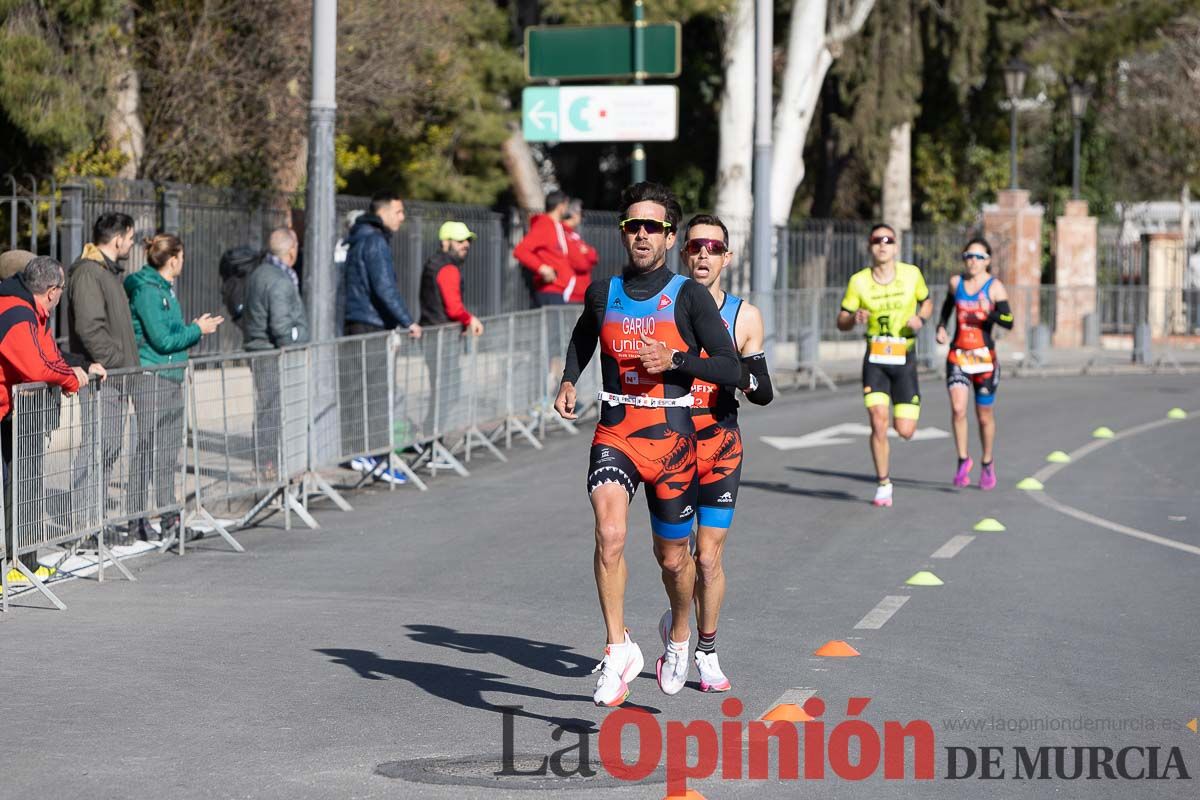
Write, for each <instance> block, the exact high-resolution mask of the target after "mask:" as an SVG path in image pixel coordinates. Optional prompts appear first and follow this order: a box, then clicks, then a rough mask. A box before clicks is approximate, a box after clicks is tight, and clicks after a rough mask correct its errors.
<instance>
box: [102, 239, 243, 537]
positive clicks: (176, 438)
mask: <svg viewBox="0 0 1200 800" xmlns="http://www.w3.org/2000/svg"><path fill="white" fill-rule="evenodd" d="M146 261H148V262H149V263H148V264H146V265H145V266H144V267H142V268H141V269H140V270H138V271H137V272H135V273H133V274H132V275H130V276H129V277H127V278H126V279H125V293H126V294H127V295H129V307H130V310H131V311H132V314H133V333H134V336H136V337H137V342H138V358H139V359H140V361H141V364H142V366H156V365H160V364H178V365H179V368H178V369H161V370H156V371H154V372H151V373H147V374H145V375H142V376H141V379H142V380H141V385H140V386H139V387H137V390H136V391H134V392H133V410H134V413H135V414H136V415H137V421H138V436H137V445H136V447H135V449H134V456H133V466H132V467H131V468H130V475H129V498H128V507H129V508H131V509H133V510H134V511H141V510H144V509H145V508H146V505H145V503H146V491H147V486H148V485H149V484H151V483H153V484H154V498H155V500H154V503H153V505H152V507H153V508H165V507H167V506H173V505H175V504H176V502H177V501H176V499H175V474H176V472H177V471H178V466H177V465H178V463H179V451H180V449H181V448H182V447H183V410H184V394H183V391H182V389H181V386H182V384H183V378H184V369H183V365H184V364H186V363H187V351H188V349H189V348H191V347H193V346H195V344H196V343H197V342H199V341H200V337H201V336H207V335H208V334H210V333H213V332H214V331H216V329H217V326H218V325H220V324H221V323H222V322H224V321H225V318H224V317H219V316H217V317H214V316H212V315H211V314H208V313H205V314H201V315H200V316H199V317H197V318H196V319H194V320H193V321H192V322H191V324H188V323H185V322H184V321H183V312H182V311H181V310H180V308H179V300H178V299H176V297H175V289H174V285H175V279H176V278H178V277H179V274H180V273H181V272H183V242H181V241H180V240H179V238H178V237H177V236H173V235H172V234H169V233H160V234H158V235H157V236H155V237H154V238H153V239H147V240H146ZM135 532H136V534H137V537H138V538H139V539H142V540H146V539H149V538H150V527H149V524H148V522H147V520H146V519H144V518H143V519H141V520H139V522H138V525H137V528H136V531H135ZM178 532H179V512H177V511H174V512H171V513H169V514H165V515H164V516H163V518H162V524H161V533H162V537H163V538H164V539H167V538H170V537H172V536H175V535H176V534H178Z"/></svg>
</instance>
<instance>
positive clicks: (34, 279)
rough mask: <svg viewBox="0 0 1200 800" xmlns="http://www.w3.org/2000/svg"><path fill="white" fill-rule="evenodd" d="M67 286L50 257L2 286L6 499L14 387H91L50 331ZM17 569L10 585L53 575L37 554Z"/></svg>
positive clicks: (96, 368) (0, 446) (1, 446)
mask: <svg viewBox="0 0 1200 800" xmlns="http://www.w3.org/2000/svg"><path fill="white" fill-rule="evenodd" d="M65 284H66V275H65V273H64V272H63V267H62V264H60V263H58V261H56V260H55V259H53V258H50V257H49V256H38V257H36V258H33V259H31V260H30V261H29V263H28V264H26V265H25V268H24V269H23V270H22V271H21V272H19V273H18V274H16V275H13V276H12V277H11V278H8V279H7V280H5V281H4V282H3V283H0V452H2V454H3V459H4V489H5V496H6V497H5V499H6V500H10V499H11V497H12V494H11V492H12V459H13V415H12V410H13V403H12V390H13V387H14V386H16V385H18V384H21V383H34V382H38V381H41V382H44V383H48V384H50V385H51V386H59V387H61V388H62V390H63V392H64V393H66V394H74V393H75V392H78V391H79V390H80V389H81V388H82V387H84V386H87V383H88V373H87V372H84V370H83V367H84V365H85V364H87V361H86V359H84V358H83V357H82V356H76V355H71V356H69V357H68V358H69V359H70V361H68V360H67V359H65V358H64V357H63V355H62V353H60V352H59V350H58V345H57V344H55V342H54V332H53V331H52V330H51V329H50V312H51V311H53V310H54V307H55V306H57V305H58V301H59V300H61V299H62V296H63V289H64V286H65ZM91 371H92V372H94V373H96V375H97V376H98V377H100V378H103V377H104V374H105V372H104V368H103V367H102V366H100V365H99V364H92V365H91ZM37 438H38V439H40V437H37ZM30 447H31V449H30V451H29V452H27V453H25V454H24V455H23V457H24V458H40V448H39V452H35V451H34V449H32V448H33V447H34V445H33V444H31V445H30ZM33 472H34V473H37V472H40V469H36V468H35V469H34V470H33ZM11 509H12V503H11V502H6V503H5V517H6V518H7V519H6V521H7V522H9V523H10V524H11V520H12V511H11ZM13 566H14V568H15V569H19V570H20V573H23V574H18V575H12V574H11V573H10V576H9V580H10V581H11V580H13V579H14V578H15V579H16V580H18V581H21V582H27V581H28V580H29V579H30V576H32V577H33V578H34V579H36V580H39V581H40V580H44V579H46V578H49V577H51V576H52V575H53V574H54V571H53V570H51V569H50V568H48V567H42V566H39V565H38V562H37V554H36V553H26V554H25V555H23V556H22V557H21V559H20V563H19V565H18V564H17V563H14V565H13ZM14 571H15V570H14Z"/></svg>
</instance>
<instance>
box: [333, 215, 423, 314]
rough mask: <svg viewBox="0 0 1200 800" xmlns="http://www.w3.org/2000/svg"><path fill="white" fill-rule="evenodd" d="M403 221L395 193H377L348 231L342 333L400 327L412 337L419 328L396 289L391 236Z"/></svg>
mask: <svg viewBox="0 0 1200 800" xmlns="http://www.w3.org/2000/svg"><path fill="white" fill-rule="evenodd" d="M403 222H404V201H403V200H401V199H400V198H399V197H398V196H397V195H396V194H395V192H379V193H377V194H376V195H375V196H374V197H372V198H371V209H370V211H369V212H367V213H366V214H363V215H362V216H361V217H359V218H358V220H357V221H356V222H355V223H354V227H353V228H351V229H350V235H349V237H347V240H348V242H349V245H350V249H349V251H348V252H347V253H346V333H347V334H350V335H354V334H359V333H375V332H378V331H386V330H392V329H393V328H404V329H406V330H407V331H408V335H409V336H412V337H413V338H419V337H420V336H421V326H420V325H418V324H417V323H416V322H415V321H414V320H413V318H412V315H411V314H410V313H409V312H408V307H407V306H406V305H405V304H404V298H402V297H401V296H400V290H399V288H397V286H396V268H395V266H394V265H393V264H392V248H391V245H390V241H391V238H392V234H393V233H395V232H396V231H397V230H399V229H400V225H401V223H403Z"/></svg>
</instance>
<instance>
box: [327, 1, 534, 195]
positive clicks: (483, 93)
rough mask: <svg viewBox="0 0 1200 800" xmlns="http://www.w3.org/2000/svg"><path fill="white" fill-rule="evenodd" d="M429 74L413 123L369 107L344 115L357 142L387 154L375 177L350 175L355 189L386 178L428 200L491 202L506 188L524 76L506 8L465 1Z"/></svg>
mask: <svg viewBox="0 0 1200 800" xmlns="http://www.w3.org/2000/svg"><path fill="white" fill-rule="evenodd" d="M426 74H427V76H428V80H429V81H430V83H429V86H428V88H429V89H431V90H432V91H431V92H430V96H429V97H428V99H427V101H426V103H425V104H424V105H423V107H422V108H420V109H418V110H417V113H416V114H415V115H414V116H413V121H412V123H411V125H409V126H408V127H406V128H404V129H401V130H396V128H395V127H394V126H393V125H392V124H390V122H389V121H388V120H387V119H386V118H384V117H381V116H380V115H376V114H371V113H366V114H362V115H360V116H358V117H351V118H347V119H346V124H347V128H348V130H349V131H350V134H351V137H352V138H353V140H354V141H355V142H358V143H361V144H363V145H365V146H366V147H367V148H368V149H369V150H371V151H372V152H375V153H378V154H379V155H380V156H381V157H382V161H381V166H380V168H379V169H378V170H376V171H375V172H373V173H372V175H371V176H370V177H369V178H367V177H364V176H360V177H359V178H354V177H351V179H350V189H351V191H361V192H364V193H365V192H368V191H370V190H371V189H373V188H375V187H377V186H380V185H385V184H386V185H388V186H394V187H396V188H397V189H398V190H400V191H402V192H403V193H405V194H407V195H409V196H412V197H420V198H422V199H428V200H445V201H451V202H459V203H482V204H491V203H493V202H494V201H495V200H496V198H497V196H498V195H499V194H500V193H501V192H503V191H504V189H505V188H506V187H507V186H508V175H507V173H506V172H505V170H504V164H503V162H502V160H501V151H500V146H501V144H502V143H503V142H504V140H505V139H506V138H507V137H508V135H509V128H508V125H509V122H510V121H514V120H516V118H517V114H516V111H515V110H514V108H513V103H512V97H513V93H514V92H517V91H518V90H519V87H520V85H521V83H522V81H523V72H522V66H521V61H520V57H519V55H518V53H517V51H516V49H515V48H514V47H512V46H511V45H510V43H509V28H508V18H507V16H506V14H505V13H504V11H503V10H502V9H500V8H499V7H498V6H497V5H496V4H495V3H494V2H491V0H462V2H460V3H459V8H458V12H457V13H456V14H455V15H454V16H453V18H452V24H450V25H448V26H446V29H445V35H444V37H443V38H441V39H440V40H439V41H438V42H437V47H436V48H435V51H434V52H433V53H432V54H431V56H430V64H429V71H428V72H427V73H426ZM434 87H436V89H434Z"/></svg>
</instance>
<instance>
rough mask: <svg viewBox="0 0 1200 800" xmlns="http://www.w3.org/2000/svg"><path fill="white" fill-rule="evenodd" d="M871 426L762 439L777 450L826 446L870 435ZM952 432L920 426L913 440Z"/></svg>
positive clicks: (848, 424) (846, 424)
mask: <svg viewBox="0 0 1200 800" xmlns="http://www.w3.org/2000/svg"><path fill="white" fill-rule="evenodd" d="M870 435H871V426H870V425H863V424H862V423H861V422H843V423H842V424H840V425H832V426H830V427H828V428H822V429H821V430H819V431H813V432H812V433H806V434H804V435H803V436H763V437H762V440H763V441H764V442H766V443H767V444H769V445H771V447H774V448H775V449H776V450H800V449H802V448H806V447H824V446H825V445H830V444H849V443H850V442H853V441H854V439H852V438H850V437H852V436H870ZM899 435H900V434H898V433H896V432H895V431H894V430H891V429H888V436H890V437H891V438H893V439H895V438H897V437H899ZM949 437H950V434H949V433H948V432H947V431H944V430H942V429H941V428H918V429H917V432H916V433H914V434H913V437H912V438H913V441H920V440H924V439H947V438H949Z"/></svg>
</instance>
